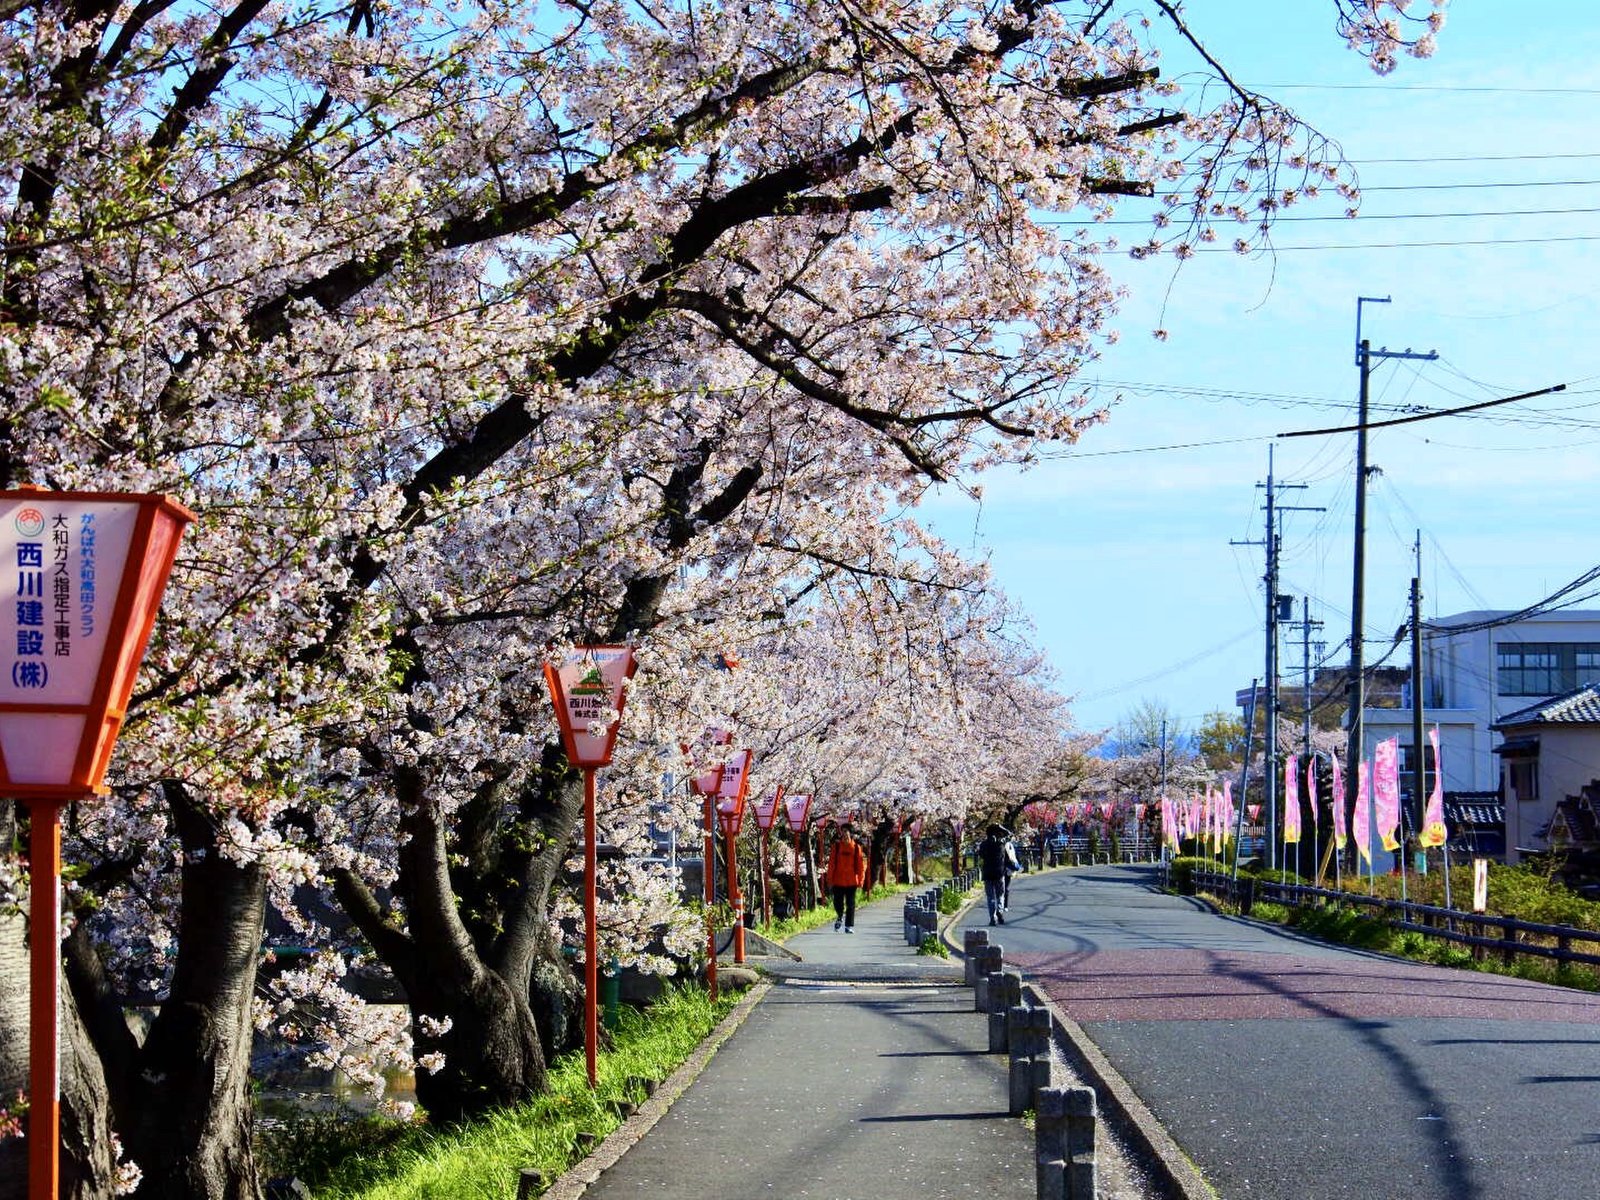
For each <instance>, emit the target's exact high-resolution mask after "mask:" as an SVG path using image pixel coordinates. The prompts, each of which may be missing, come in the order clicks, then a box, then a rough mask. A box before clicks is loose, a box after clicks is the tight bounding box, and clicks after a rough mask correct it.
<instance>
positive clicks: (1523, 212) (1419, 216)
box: [1054, 189, 1600, 228]
mask: <svg viewBox="0 0 1600 1200" xmlns="http://www.w3.org/2000/svg"><path fill="white" fill-rule="evenodd" d="M1363 190H1365V189H1363ZM1585 213H1600V208H1500V209H1484V210H1479V211H1477V212H1425V213H1364V212H1358V213H1356V214H1354V215H1352V216H1347V215H1343V214H1340V215H1333V214H1329V215H1327V216H1306V215H1299V214H1297V215H1295V216H1292V217H1291V216H1275V217H1273V218H1272V223H1273V224H1274V225H1277V224H1281V223H1282V222H1284V221H1346V222H1350V223H1356V224H1359V223H1361V222H1364V221H1445V220H1459V219H1465V218H1470V217H1565V216H1575V215H1580V214H1585ZM1054 223H1055V224H1061V223H1062V222H1054ZM1066 223H1067V224H1070V223H1071V222H1066ZM1096 224H1097V225H1123V226H1127V225H1140V226H1143V227H1145V228H1149V227H1150V226H1151V225H1152V222H1151V221H1150V220H1148V219H1139V220H1131V219H1130V220H1121V219H1118V220H1113V221H1098V222H1096ZM1174 224H1176V223H1174ZM1172 227H1173V226H1167V228H1172Z"/></svg>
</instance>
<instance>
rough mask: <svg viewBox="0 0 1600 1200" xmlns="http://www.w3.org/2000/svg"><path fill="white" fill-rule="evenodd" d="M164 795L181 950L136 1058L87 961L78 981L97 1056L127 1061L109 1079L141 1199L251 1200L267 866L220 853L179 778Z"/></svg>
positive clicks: (255, 1191) (255, 1190) (206, 818)
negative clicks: (177, 881)
mask: <svg viewBox="0 0 1600 1200" xmlns="http://www.w3.org/2000/svg"><path fill="white" fill-rule="evenodd" d="M166 793H167V799H168V803H169V805H170V808H171V812H172V816H173V821H174V824H175V826H176V828H177V831H178V836H179V840H180V843H181V845H182V848H183V884H182V886H183V895H182V903H183V911H182V916H181V918H180V924H179V931H178V945H179V947H180V949H179V956H178V963H177V968H176V970H175V972H174V974H173V978H172V986H171V989H170V991H169V992H168V995H167V998H166V1000H165V1002H164V1003H163V1004H162V1005H161V1011H160V1013H159V1014H158V1015H157V1017H156V1019H155V1022H154V1024H152V1026H151V1028H150V1033H149V1036H148V1037H147V1038H146V1039H145V1042H144V1045H143V1046H142V1047H139V1048H138V1050H137V1052H136V1054H134V1055H131V1056H130V1055H128V1053H127V1050H128V1045H127V1041H126V1040H125V1039H123V1038H121V1037H119V1031H118V1030H117V1028H116V1025H115V1024H114V1023H113V1021H112V1014H111V1013H110V1012H108V1011H107V1010H106V1007H105V1004H104V1002H105V1001H107V1000H108V999H109V998H108V997H107V996H106V990H105V989H104V988H103V986H101V987H96V986H95V984H94V980H93V978H92V975H91V974H89V972H91V971H92V969H93V964H92V963H85V962H80V966H81V967H82V968H83V972H82V973H80V974H77V975H76V977H75V980H74V985H75V986H78V984H79V983H80V981H81V983H82V985H83V986H84V987H85V989H87V990H90V991H91V992H92V993H93V994H94V998H95V1000H96V1001H97V1002H101V1006H100V1008H99V1010H98V1011H97V1013H96V1017H95V1019H94V1021H93V1023H92V1027H93V1031H94V1035H95V1038H96V1041H97V1043H98V1044H99V1045H100V1047H101V1053H102V1056H103V1057H104V1058H105V1060H106V1061H107V1062H108V1063H116V1062H119V1061H123V1062H131V1064H132V1066H131V1068H130V1069H128V1070H126V1071H125V1072H124V1073H123V1074H122V1075H121V1077H120V1078H117V1077H116V1076H115V1075H113V1077H112V1078H113V1082H112V1088H113V1095H114V1097H115V1099H114V1104H115V1106H116V1109H117V1113H118V1118H119V1120H118V1124H119V1126H120V1127H121V1128H123V1129H124V1131H125V1134H124V1136H125V1141H126V1144H127V1152H128V1157H129V1158H131V1159H132V1160H133V1161H134V1162H135V1163H137V1164H138V1165H139V1167H140V1168H141V1169H142V1170H143V1172H144V1181H143V1183H142V1184H141V1185H140V1187H139V1190H138V1192H137V1193H136V1196H137V1197H138V1200H256V1197H257V1196H258V1195H259V1193H260V1188H259V1182H258V1179H257V1176H256V1167H255V1160H254V1157H253V1156H252V1152H251V1126H252V1110H251V1105H250V1048H251V1041H252V1036H253V1026H252V1023H251V1011H250V1002H251V997H252V994H253V992H254V988H255V980H256V970H257V967H258V965H259V963H260V958H261V937H262V929H263V922H264V919H265V915H266V879H265V871H264V869H263V868H262V867H261V866H260V865H259V864H257V863H243V864H241V863H238V862H235V861H233V860H231V859H229V858H227V857H225V856H224V855H222V854H221V853H220V852H219V849H218V842H217V838H216V826H215V822H214V819H213V817H212V815H211V814H210V813H209V812H208V811H206V810H205V809H204V808H203V807H202V806H201V805H199V804H197V803H196V802H195V801H194V800H193V799H192V798H190V797H189V796H188V795H187V793H186V792H185V791H184V789H183V788H182V787H181V785H178V784H176V783H169V784H168V785H167V789H166ZM120 1032H121V1033H123V1034H125V1033H126V1032H127V1026H126V1025H125V1024H124V1025H122V1027H121V1031H120ZM118 1092H120V1093H121V1094H120V1095H117V1093H118Z"/></svg>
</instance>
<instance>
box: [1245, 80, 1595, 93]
mask: <svg viewBox="0 0 1600 1200" xmlns="http://www.w3.org/2000/svg"><path fill="white" fill-rule="evenodd" d="M1252 90H1260V91H1263V92H1265V91H1268V90H1271V91H1280V92H1281V91H1290V90H1293V91H1325V92H1481V93H1488V94H1506V95H1517V96H1600V88H1559V87H1557V88H1530V87H1487V86H1470V87H1469V86H1459V87H1458V86H1451V85H1449V84H1430V83H1264V84H1261V85H1260V87H1259V89H1252Z"/></svg>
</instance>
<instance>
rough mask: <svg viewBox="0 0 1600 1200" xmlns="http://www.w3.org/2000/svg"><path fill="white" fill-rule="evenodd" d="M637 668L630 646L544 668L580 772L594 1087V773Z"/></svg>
mask: <svg viewBox="0 0 1600 1200" xmlns="http://www.w3.org/2000/svg"><path fill="white" fill-rule="evenodd" d="M637 666H638V663H637V662H636V661H635V659H634V654H633V647H631V646H577V647H574V649H573V652H572V653H571V654H569V655H568V656H567V658H566V661H564V662H563V663H562V664H561V665H560V666H559V667H557V666H554V665H553V664H551V663H546V664H545V667H544V678H545V682H546V683H547V684H548V685H549V687H550V701H551V703H552V704H554V705H555V709H556V722H557V724H559V725H560V726H561V745H562V748H563V749H564V750H565V751H566V753H567V762H569V763H570V764H572V765H573V766H575V767H578V768H579V769H580V770H582V771H583V948H584V954H583V983H584V996H583V1019H584V1026H583V1052H584V1059H585V1062H586V1063H587V1065H588V1068H589V1086H590V1087H594V1086H595V1084H596V1082H597V1079H596V1077H595V1063H596V1059H597V1058H598V1057H599V1052H600V1008H599V993H600V970H599V957H600V937H599V931H598V929H597V927H596V921H595V907H596V901H595V874H596V872H597V864H596V854H595V850H596V837H597V834H596V831H595V814H594V809H595V779H594V777H595V772H596V771H597V770H598V769H599V768H601V767H603V766H606V765H607V764H609V763H610V762H611V753H612V751H613V750H614V749H615V748H616V744H617V729H618V727H619V726H620V725H621V723H622V706H623V704H624V703H626V701H627V694H626V693H627V683H628V680H630V679H632V678H633V672H634V670H635V668H636V667H637Z"/></svg>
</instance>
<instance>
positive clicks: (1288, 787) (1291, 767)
mask: <svg viewBox="0 0 1600 1200" xmlns="http://www.w3.org/2000/svg"><path fill="white" fill-rule="evenodd" d="M1283 840H1284V842H1285V844H1287V843H1290V842H1298V841H1299V840H1300V756H1299V755H1298V754H1291V755H1289V758H1288V761H1287V762H1285V763H1284V764H1283Z"/></svg>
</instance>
